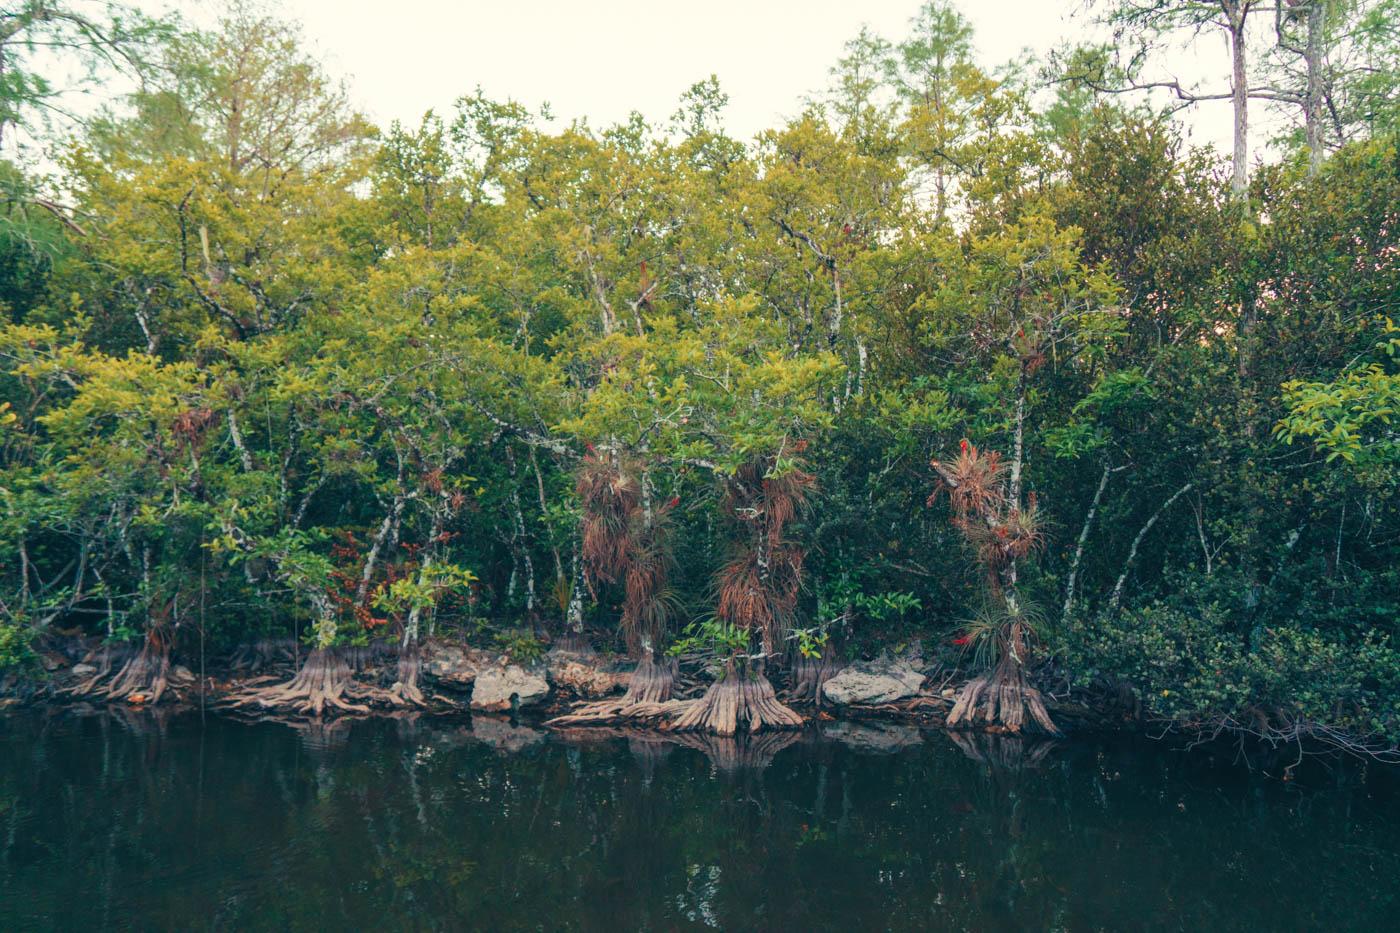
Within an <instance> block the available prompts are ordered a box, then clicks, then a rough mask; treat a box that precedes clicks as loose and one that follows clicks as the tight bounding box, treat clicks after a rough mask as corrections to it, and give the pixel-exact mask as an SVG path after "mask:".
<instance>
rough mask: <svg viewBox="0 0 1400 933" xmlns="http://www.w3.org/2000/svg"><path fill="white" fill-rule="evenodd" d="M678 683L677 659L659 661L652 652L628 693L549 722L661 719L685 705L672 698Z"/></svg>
mask: <svg viewBox="0 0 1400 933" xmlns="http://www.w3.org/2000/svg"><path fill="white" fill-rule="evenodd" d="M675 682H676V662H675V659H673V658H662V659H661V660H660V661H658V660H657V659H656V656H655V655H654V654H652V653H651V652H648V653H647V654H646V656H645V657H643V658H642V660H641V663H639V664H638V665H637V669H636V670H634V671H633V672H632V677H631V679H630V680H629V681H628V682H627V692H626V693H624V694H623V695H622V696H620V697H616V698H613V699H607V700H599V701H597V702H595V703H585V704H583V705H582V706H577V707H574V708H573V709H572V710H570V711H569V712H567V713H565V714H564V715H563V716H557V717H555V718H554V719H551V720H549V722H548V725H561V726H576V725H583V724H585V723H599V724H602V723H609V722H623V721H628V720H645V719H657V718H660V717H663V716H668V715H672V714H675V713H677V712H679V711H680V710H681V709H682V708H683V707H684V703H683V702H682V701H679V700H672V699H671V692H672V690H673V689H674V688H675Z"/></svg>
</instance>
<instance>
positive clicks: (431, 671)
mask: <svg viewBox="0 0 1400 933" xmlns="http://www.w3.org/2000/svg"><path fill="white" fill-rule="evenodd" d="M488 663H490V662H489V661H488V660H487V659H486V658H484V657H483V656H482V655H481V654H480V653H479V652H476V651H472V650H471V649H470V648H463V647H461V646H459V645H447V644H437V645H431V646H428V647H425V648H424V650H423V668H422V670H423V673H424V674H426V675H428V676H429V677H433V678H435V679H437V680H440V681H442V682H443V683H444V684H446V685H448V686H451V687H459V688H465V687H470V686H471V685H472V683H473V682H474V681H475V680H476V676H477V674H479V673H480V672H481V670H482V668H483V667H485V666H486V665H487V664H488Z"/></svg>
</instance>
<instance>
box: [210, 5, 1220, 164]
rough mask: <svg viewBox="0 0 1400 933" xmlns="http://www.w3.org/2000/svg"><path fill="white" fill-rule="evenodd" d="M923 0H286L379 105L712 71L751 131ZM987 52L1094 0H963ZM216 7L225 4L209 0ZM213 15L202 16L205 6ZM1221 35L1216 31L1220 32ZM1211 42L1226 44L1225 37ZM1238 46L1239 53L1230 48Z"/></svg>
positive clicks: (621, 106)
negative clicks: (865, 37) (849, 49)
mask: <svg viewBox="0 0 1400 933" xmlns="http://www.w3.org/2000/svg"><path fill="white" fill-rule="evenodd" d="M919 3H920V0H864V2H850V0H701V2H684V3H680V2H672V0H650V2H644V0H594V2H587V0H585V2H569V0H515V2H504V0H491V2H487V0H456V2H451V0H437V2H434V0H394V2H386V0H282V2H281V4H280V6H281V8H282V9H283V10H284V11H285V12H286V13H287V14H289V15H290V16H291V17H293V18H295V19H299V20H300V21H301V22H302V24H303V26H304V27H305V31H306V35H307V37H308V39H310V40H311V42H312V43H313V44H314V45H315V46H316V47H317V49H318V51H319V52H320V54H321V55H322V56H323V57H324V58H325V59H326V61H327V64H328V65H329V66H330V70H331V71H333V72H336V73H340V74H343V75H346V76H347V77H349V79H350V80H351V84H352V87H353V89H354V92H355V95H356V97H357V98H358V101H359V103H360V104H361V106H362V107H364V108H365V109H366V110H367V111H368V112H369V113H370V115H371V116H373V117H374V118H376V120H378V121H380V122H382V123H387V122H388V121H389V120H394V119H398V120H402V121H404V122H409V123H413V122H416V121H417V120H418V118H419V117H420V116H421V115H422V114H423V112H424V111H425V110H427V109H428V108H430V107H431V108H435V109H437V110H438V111H439V112H443V113H446V112H448V111H449V110H450V107H451V105H452V102H453V101H454V100H456V99H457V97H459V96H460V95H462V94H465V93H469V92H471V91H472V90H473V89H474V88H475V87H476V86H477V85H480V86H481V87H482V88H483V89H484V90H485V91H486V93H487V94H488V95H489V96H492V97H497V98H503V97H511V98H514V99H516V100H518V101H520V102H521V103H523V104H526V105H528V106H531V107H534V106H537V105H538V104H539V103H541V102H543V101H548V102H549V103H550V104H551V105H552V107H553V111H554V114H555V115H556V116H557V117H559V118H562V119H565V120H567V119H571V118H573V117H578V116H586V117H588V118H589V120H590V121H591V122H592V123H593V124H594V125H605V124H608V123H612V122H614V121H617V120H621V119H623V118H625V117H626V116H627V114H628V113H629V112H630V111H632V110H638V111H641V112H642V113H643V114H644V115H646V116H647V117H648V118H651V119H654V120H664V119H665V118H666V117H669V116H670V114H671V113H672V112H674V110H675V109H676V102H677V99H678V97H679V96H680V94H681V92H682V91H684V90H685V89H686V88H688V87H689V86H690V85H691V84H692V83H694V82H695V81H698V80H701V79H703V78H706V77H708V76H709V75H710V74H716V75H718V76H719V79H720V83H721V85H722V86H723V87H724V89H725V90H726V91H727V92H728V93H729V95H730V107H729V111H728V113H727V114H726V120H725V122H726V124H727V126H728V129H729V130H730V132H731V133H733V134H735V135H737V136H739V137H741V138H747V137H749V136H752V135H753V134H754V133H756V132H758V131H759V130H762V129H765V128H768V127H771V126H774V125H775V124H777V123H778V122H780V120H781V118H782V117H784V116H788V115H792V114H794V113H795V112H797V110H799V109H800V101H801V99H802V97H803V96H804V95H806V94H809V93H812V92H814V91H817V90H819V89H821V88H822V87H824V86H825V84H826V81H827V69H828V68H830V66H831V65H832V64H834V63H835V61H836V59H837V58H838V57H839V56H840V54H841V51H842V46H843V44H844V43H845V42H846V41H847V40H848V39H850V38H852V37H853V36H855V35H856V34H857V33H858V32H859V30H860V27H861V25H862V23H868V24H869V25H870V26H871V27H872V28H873V29H874V30H875V31H876V32H877V33H879V34H881V35H883V36H885V37H886V38H888V39H891V40H895V41H897V40H898V39H900V38H902V37H903V36H904V35H906V33H907V24H908V21H909V19H910V17H912V16H913V15H914V14H915V13H916V12H917V11H918V7H919ZM958 6H960V7H961V8H962V10H963V12H964V14H965V15H966V16H967V17H968V18H969V19H970V20H971V21H972V23H973V25H974V27H975V28H976V44H977V47H978V51H979V57H980V59H981V61H982V63H983V64H984V65H988V66H992V65H997V64H1001V63H1002V62H1004V61H1007V60H1009V59H1010V58H1012V57H1013V56H1015V55H1016V54H1017V53H1018V52H1019V51H1020V50H1021V49H1023V48H1026V47H1029V48H1032V49H1035V50H1036V51H1041V52H1043V51H1047V50H1048V49H1050V48H1051V47H1053V46H1055V45H1057V44H1059V43H1060V42H1062V41H1064V40H1065V39H1067V38H1070V37H1072V36H1075V35H1081V34H1083V33H1084V31H1085V30H1087V29H1088V28H1089V26H1088V24H1087V23H1086V22H1085V21H1084V20H1082V19H1077V18H1071V14H1072V13H1073V12H1074V10H1075V9H1076V8H1077V7H1078V6H1079V2H1078V0H980V2H978V0H962V2H960V3H958ZM187 9H188V7H187ZM198 9H199V10H200V12H201V13H203V14H205V15H208V14H209V13H210V12H213V11H216V10H217V9H218V8H217V6H216V5H214V4H198ZM201 18H202V17H201ZM1207 41H1211V40H1207ZM1211 51H1214V50H1213V49H1211ZM1216 60H1218V61H1221V62H1224V59H1223V57H1220V58H1218V59H1216ZM1228 119H1229V114H1228V111H1227V109H1226V108H1225V107H1224V106H1223V105H1211V106H1209V107H1204V108H1200V111H1199V112H1198V113H1197V114H1196V115H1194V116H1193V117H1192V120H1191V123H1192V125H1193V128H1194V132H1193V135H1194V136H1195V138H1196V139H1197V140H1199V141H1202V142H1204V141H1216V142H1223V143H1228V139H1229V127H1228Z"/></svg>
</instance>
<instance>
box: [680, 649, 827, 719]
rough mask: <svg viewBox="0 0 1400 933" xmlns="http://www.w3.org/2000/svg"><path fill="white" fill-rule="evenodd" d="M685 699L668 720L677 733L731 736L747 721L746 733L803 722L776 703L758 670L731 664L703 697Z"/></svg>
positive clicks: (773, 694) (768, 684) (765, 680)
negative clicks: (738, 668)
mask: <svg viewBox="0 0 1400 933" xmlns="http://www.w3.org/2000/svg"><path fill="white" fill-rule="evenodd" d="M688 702H689V706H688V708H687V709H686V710H685V711H684V712H683V713H681V715H680V716H679V717H677V718H676V720H675V721H674V722H672V723H671V726H670V728H672V729H674V730H675V731H677V732H691V731H702V732H714V733H716V734H717V735H733V734H734V733H735V732H736V731H738V728H739V726H740V725H741V724H747V726H748V731H749V732H757V731H758V730H759V729H762V728H763V727H764V726H769V727H771V728H775V729H793V728H797V727H798V726H801V725H802V722H803V720H802V717H801V716H799V715H797V713H795V712H793V711H792V710H791V709H789V708H788V707H786V706H784V705H783V704H782V703H780V702H778V697H777V695H776V694H775V693H774V692H773V685H772V684H771V683H769V682H768V678H767V677H765V676H764V675H763V674H762V673H760V672H758V671H743V672H740V671H736V670H735V668H734V665H732V664H730V665H729V666H728V667H727V668H726V669H725V672H724V676H723V677H721V678H720V679H719V680H716V681H715V682H714V683H712V684H710V689H708V690H706V691H705V695H704V696H703V697H701V698H700V699H698V700H691V701H688Z"/></svg>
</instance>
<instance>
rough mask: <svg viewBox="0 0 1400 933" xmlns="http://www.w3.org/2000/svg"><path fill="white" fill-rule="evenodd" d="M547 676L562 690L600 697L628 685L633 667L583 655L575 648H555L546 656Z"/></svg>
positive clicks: (594, 698) (593, 698)
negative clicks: (624, 668)
mask: <svg viewBox="0 0 1400 933" xmlns="http://www.w3.org/2000/svg"><path fill="white" fill-rule="evenodd" d="M545 664H546V676H547V677H548V678H549V682H550V683H551V684H553V685H554V686H555V687H557V688H559V689H561V690H567V691H569V692H570V693H573V694H576V695H577V696H580V697H583V698H584V699H588V700H596V699H599V698H601V697H605V696H607V695H608V694H610V693H616V692H617V691H619V690H625V689H626V688H627V681H628V678H630V677H631V676H632V673H631V671H626V670H619V669H618V666H617V665H616V664H614V663H612V662H610V661H608V660H606V659H604V658H600V657H598V656H597V655H580V654H575V653H574V652H572V651H551V652H550V653H549V654H548V655H546V656H545Z"/></svg>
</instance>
